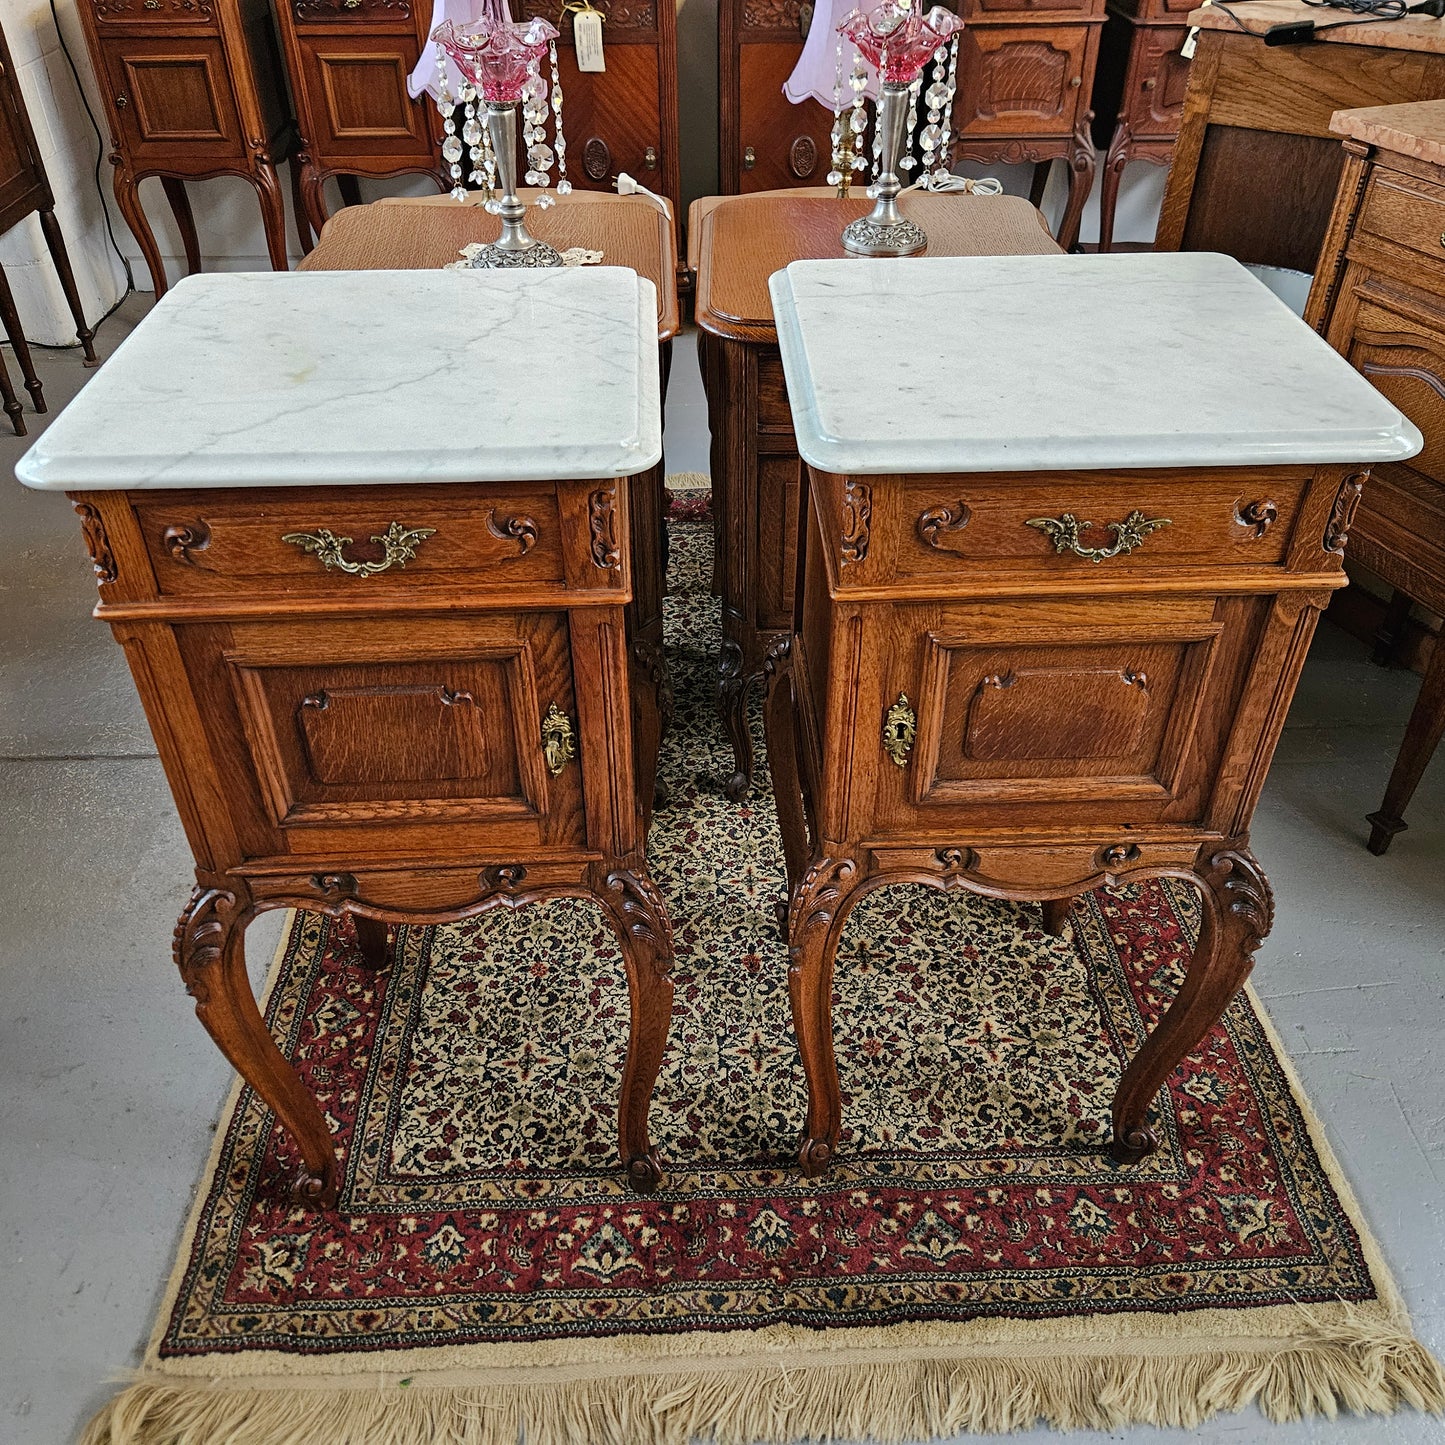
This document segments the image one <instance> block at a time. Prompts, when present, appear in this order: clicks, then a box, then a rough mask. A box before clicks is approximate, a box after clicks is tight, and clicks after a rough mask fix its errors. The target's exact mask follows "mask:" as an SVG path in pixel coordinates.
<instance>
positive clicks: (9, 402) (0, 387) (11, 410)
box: [0, 357, 25, 437]
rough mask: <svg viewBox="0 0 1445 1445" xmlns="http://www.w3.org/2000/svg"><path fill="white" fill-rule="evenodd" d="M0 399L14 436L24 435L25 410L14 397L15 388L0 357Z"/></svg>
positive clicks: (17, 398) (18, 399) (16, 397)
mask: <svg viewBox="0 0 1445 1445" xmlns="http://www.w3.org/2000/svg"><path fill="white" fill-rule="evenodd" d="M0 397H3V398H4V400H5V415H6V416H8V417H9V418H10V425H11V426H12V427H14V428H15V435H16V436H18V437H23V436H24V435H25V415H24V412H25V408H24V407H22V406H21V405H20V398H19V397H18V396H16V395H15V388H14V387H13V386H12V385H11V384H10V373H9V372H8V371H7V370H6V369H5V360H4V358H3V357H0Z"/></svg>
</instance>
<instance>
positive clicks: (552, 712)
mask: <svg viewBox="0 0 1445 1445" xmlns="http://www.w3.org/2000/svg"><path fill="white" fill-rule="evenodd" d="M542 756H543V758H545V759H546V762H547V771H548V772H549V773H551V774H552V776H553V777H554V778H555V777H556V776H557V774H558V773H560V772H561V771H562V769H563V768H565V767H566V766H567V764H568V763H570V762H571V761H572V759H573V758H575V757H576V756H577V734H576V732H575V731H574V730H573V727H572V719H571V718H570V717H568V716H567V714H566V713H565V712H563V711H562V709H561V708H560V707H558V706H557V704H556V703H555V702H553V703H548V704H547V711H546V712H545V713H544V714H543V716H542Z"/></svg>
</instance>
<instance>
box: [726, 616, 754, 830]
mask: <svg viewBox="0 0 1445 1445" xmlns="http://www.w3.org/2000/svg"><path fill="white" fill-rule="evenodd" d="M754 676H755V675H754V674H752V673H745V672H744V671H743V652H742V648H740V647H739V646H738V644H737V643H735V642H733V641H732V640H731V639H729V638H724V639H723V645H722V655H721V657H720V658H719V659H718V670H717V710H718V716H719V717H720V718H721V719H722V725H723V731H724V732H725V733H726V734H727V739H728V742H729V743H731V744H732V750H733V775H732V777H730V778H729V779H728V780H727V782H726V783H724V784H723V792H724V793H726V794H727V796H728V798H729V799H730V800H731V801H732V802H734V803H741V802H742V801H743V799H744V798H746V797H747V795H748V793H749V791H750V790H751V788H752V786H753V739H752V734H751V733H750V732H749V731H748V694H749V693H750V692H751V690H752V685H753V681H754Z"/></svg>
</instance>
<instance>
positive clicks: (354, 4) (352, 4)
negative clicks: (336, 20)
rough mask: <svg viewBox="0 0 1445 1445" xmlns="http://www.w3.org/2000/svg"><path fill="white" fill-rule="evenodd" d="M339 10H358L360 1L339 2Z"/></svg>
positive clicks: (347, 0) (343, 0)
mask: <svg viewBox="0 0 1445 1445" xmlns="http://www.w3.org/2000/svg"><path fill="white" fill-rule="evenodd" d="M341 8H342V9H343V10H360V9H361V0H341Z"/></svg>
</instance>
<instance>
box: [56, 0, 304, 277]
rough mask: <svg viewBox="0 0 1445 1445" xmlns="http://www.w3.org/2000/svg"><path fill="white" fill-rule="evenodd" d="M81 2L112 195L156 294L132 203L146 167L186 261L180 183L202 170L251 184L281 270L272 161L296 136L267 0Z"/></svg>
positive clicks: (161, 273) (191, 230)
mask: <svg viewBox="0 0 1445 1445" xmlns="http://www.w3.org/2000/svg"><path fill="white" fill-rule="evenodd" d="M79 10H80V19H81V24H82V26H83V27H84V30H85V39H86V44H87V45H88V46H89V49H90V59H91V64H92V65H93V66H94V67H95V77H96V82H97V84H98V85H99V87H100V93H101V97H102V99H103V101H104V104H105V113H106V118H107V120H108V121H109V124H110V143H111V157H110V159H111V164H112V165H113V166H114V167H115V176H114V184H115V198H116V202H117V204H118V205H119V206H120V212H121V215H122V216H124V217H125V223H126V225H128V226H129V227H130V229H131V231H132V232H133V233H134V235H135V238H136V243H137V244H138V245H139V246H140V249H141V254H142V255H143V256H144V257H145V262H146V266H147V268H148V269H149V271H150V273H151V280H152V282H153V283H154V286H155V293H156V295H157V296H162V295H164V294H165V289H166V273H165V266H164V264H163V263H162V261H161V253H160V248H159V247H158V246H157V245H156V239H155V235H154V233H153V232H152V231H151V228H150V223H149V222H148V221H147V220H146V216H145V211H144V210H143V208H142V207H141V203H140V194H139V185H140V182H141V181H142V180H144V179H145V178H146V177H147V176H159V177H160V178H161V184H162V185H163V186H164V188H165V193H166V199H167V201H169V202H170V206H171V210H172V212H173V213H174V215H175V218H176V225H177V226H178V227H179V229H180V232H181V240H182V243H183V244H184V246H185V251H186V269H187V271H188V272H190V273H192V274H194V273H195V272H196V271H199V270H200V268H201V255H200V247H199V244H198V242H197V240H196V227H195V222H194V220H193V219H192V217H191V207H190V202H189V200H188V199H187V197H186V185H185V183H186V181H187V180H203V179H206V178H208V177H211V176H241V177H242V178H243V179H245V180H247V181H249V182H250V183H251V185H252V186H253V187H254V188H255V191H256V195H257V198H258V200H259V201H260V203H261V220H262V223H263V225H264V226H265V230H266V250H267V252H268V254H269V255H270V258H271V265H272V266H273V267H274V268H275V269H276V270H277V271H284V270H286V269H287V267H288V266H289V264H290V262H289V260H288V258H287V255H286V215H285V209H284V207H283V204H282V200H281V187H280V184H279V183H278V181H277V179H276V166H277V163H278V162H279V161H281V160H282V159H284V158H285V157H286V156H287V155H288V154H289V153H290V149H291V146H292V144H293V140H294V138H293V134H292V129H291V119H290V115H289V114H288V112H287V109H286V104H285V100H284V97H285V81H284V79H283V78H282V76H281V70H280V61H279V58H278V55H277V50H276V36H275V32H274V30H273V29H272V22H271V12H270V9H269V7H268V6H267V4H266V3H265V0H81V3H80V6H79ZM296 179H297V177H296V173H295V170H294V167H293V171H292V182H293V185H294V184H295V182H296ZM299 225H300V221H299V206H298V229H299ZM301 239H302V243H303V245H302V249H303V250H305V249H309V245H308V243H307V238H306V237H305V235H304V234H303V235H302V236H301Z"/></svg>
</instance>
